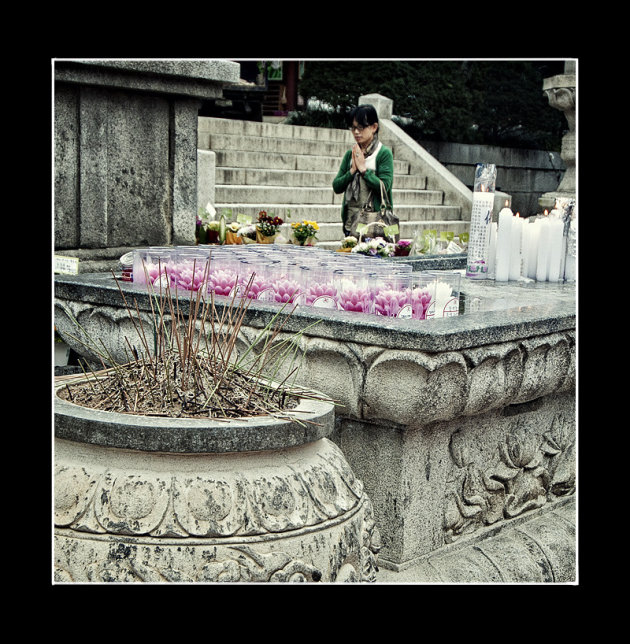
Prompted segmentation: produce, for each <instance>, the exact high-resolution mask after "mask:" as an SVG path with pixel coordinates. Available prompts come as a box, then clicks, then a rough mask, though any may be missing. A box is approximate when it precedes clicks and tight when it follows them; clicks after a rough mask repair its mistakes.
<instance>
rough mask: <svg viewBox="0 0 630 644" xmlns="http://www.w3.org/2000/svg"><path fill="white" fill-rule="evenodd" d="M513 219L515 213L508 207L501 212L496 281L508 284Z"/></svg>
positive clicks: (498, 229)
mask: <svg viewBox="0 0 630 644" xmlns="http://www.w3.org/2000/svg"><path fill="white" fill-rule="evenodd" d="M512 219H514V213H513V212H512V211H511V210H510V209H509V208H508V207H507V206H506V207H505V208H502V209H501V211H500V212H499V225H498V227H497V252H496V267H495V272H494V273H495V280H496V281H497V282H507V281H508V279H509V278H510V247H511V243H512Z"/></svg>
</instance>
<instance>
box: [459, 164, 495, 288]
mask: <svg viewBox="0 0 630 644" xmlns="http://www.w3.org/2000/svg"><path fill="white" fill-rule="evenodd" d="M496 178H497V169H496V166H495V165H494V164H493V163H478V164H477V167H476V168H475V182H474V191H473V201H472V211H471V215H470V231H469V241H468V261H467V263H466V277H468V278H470V279H486V278H487V277H488V245H489V241H490V224H491V222H492V208H493V205H494V190H495V186H496Z"/></svg>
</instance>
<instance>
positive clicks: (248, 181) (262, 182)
mask: <svg viewBox="0 0 630 644" xmlns="http://www.w3.org/2000/svg"><path fill="white" fill-rule="evenodd" d="M336 175H337V173H336V172H332V171H329V172H325V171H318V170H289V171H287V170H276V169H274V168H239V167H224V166H218V167H217V168H216V182H217V185H249V186H296V187H304V188H315V187H326V188H330V187H331V186H332V182H333V179H334V178H335V176H336ZM394 186H395V188H394V189H404V190H425V189H426V186H427V180H426V177H421V176H419V175H411V174H395V175H394Z"/></svg>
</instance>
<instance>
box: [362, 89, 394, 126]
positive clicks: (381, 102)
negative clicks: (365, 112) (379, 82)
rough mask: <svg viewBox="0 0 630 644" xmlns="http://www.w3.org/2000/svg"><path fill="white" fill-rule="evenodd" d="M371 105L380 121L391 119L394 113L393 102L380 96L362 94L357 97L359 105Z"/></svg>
mask: <svg viewBox="0 0 630 644" xmlns="http://www.w3.org/2000/svg"><path fill="white" fill-rule="evenodd" d="M366 103H367V104H369V105H373V106H374V108H375V109H376V113H377V114H378V118H379V120H380V119H391V118H392V115H393V113H394V101H392V99H391V98H387V97H386V96H381V95H380V94H364V95H363V96H359V105H365V104H366Z"/></svg>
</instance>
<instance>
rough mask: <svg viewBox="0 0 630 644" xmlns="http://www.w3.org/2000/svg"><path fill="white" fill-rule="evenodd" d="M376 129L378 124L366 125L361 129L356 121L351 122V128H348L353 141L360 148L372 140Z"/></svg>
mask: <svg viewBox="0 0 630 644" xmlns="http://www.w3.org/2000/svg"><path fill="white" fill-rule="evenodd" d="M377 129H378V123H373V124H372V125H366V126H365V127H363V126H362V125H359V124H358V123H357V122H356V121H352V127H351V128H350V130H351V132H352V134H353V136H354V140H355V141H356V142H357V143H358V144H359V145H360V146H361V147H365V146H366V145H369V143H370V142H371V141H372V139H373V138H374V133H375V132H376V130H377Z"/></svg>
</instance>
